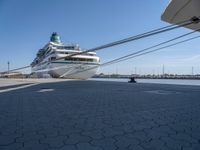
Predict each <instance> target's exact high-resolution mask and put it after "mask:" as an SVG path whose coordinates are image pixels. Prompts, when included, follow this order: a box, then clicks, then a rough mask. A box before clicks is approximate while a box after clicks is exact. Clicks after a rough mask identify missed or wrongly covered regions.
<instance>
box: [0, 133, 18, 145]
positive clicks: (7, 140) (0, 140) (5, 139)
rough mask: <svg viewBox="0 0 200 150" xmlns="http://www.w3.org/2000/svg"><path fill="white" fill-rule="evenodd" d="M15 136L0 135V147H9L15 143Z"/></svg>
mask: <svg viewBox="0 0 200 150" xmlns="http://www.w3.org/2000/svg"><path fill="white" fill-rule="evenodd" d="M15 138H16V137H15V136H12V135H10V136H9V135H0V146H5V145H10V144H12V143H14V142H15Z"/></svg>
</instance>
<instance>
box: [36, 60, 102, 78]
mask: <svg viewBox="0 0 200 150" xmlns="http://www.w3.org/2000/svg"><path fill="white" fill-rule="evenodd" d="M98 68H99V63H78V62H67V61H55V62H51V63H44V64H39V65H37V66H34V67H33V68H32V72H33V73H34V74H36V75H37V77H44V76H45V75H47V74H49V75H50V76H51V77H53V78H70V79H88V78H90V77H92V76H93V75H94V74H95V73H96V72H97V70H98Z"/></svg>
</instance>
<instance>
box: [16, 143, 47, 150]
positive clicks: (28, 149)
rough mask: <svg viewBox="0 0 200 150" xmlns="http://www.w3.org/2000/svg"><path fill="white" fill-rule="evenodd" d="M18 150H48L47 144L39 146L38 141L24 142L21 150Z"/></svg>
mask: <svg viewBox="0 0 200 150" xmlns="http://www.w3.org/2000/svg"><path fill="white" fill-rule="evenodd" d="M19 150H48V145H47V144H41V143H39V141H30V142H25V143H24V146H23V148H20V149H19Z"/></svg>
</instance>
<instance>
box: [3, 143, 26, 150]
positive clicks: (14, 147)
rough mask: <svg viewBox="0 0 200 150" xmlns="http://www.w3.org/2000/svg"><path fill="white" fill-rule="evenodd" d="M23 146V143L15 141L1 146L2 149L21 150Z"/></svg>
mask: <svg viewBox="0 0 200 150" xmlns="http://www.w3.org/2000/svg"><path fill="white" fill-rule="evenodd" d="M21 148H23V143H13V144H10V145H7V146H0V150H19V149H21Z"/></svg>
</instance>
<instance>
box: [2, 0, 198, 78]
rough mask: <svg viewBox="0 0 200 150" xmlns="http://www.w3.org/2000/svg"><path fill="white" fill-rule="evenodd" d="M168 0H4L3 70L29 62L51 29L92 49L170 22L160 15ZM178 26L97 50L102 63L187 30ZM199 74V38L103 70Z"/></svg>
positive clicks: (46, 38)
mask: <svg viewBox="0 0 200 150" xmlns="http://www.w3.org/2000/svg"><path fill="white" fill-rule="evenodd" d="M167 3H168V0H156V1H149V0H139V1H136V0H123V1H122V0H56V1H55V0H0V22H1V23H0V52H1V57H0V71H3V70H6V68H7V61H8V60H9V61H10V63H11V68H15V67H21V66H24V65H27V64H30V63H31V61H32V60H33V59H34V57H35V54H36V52H37V50H38V49H39V48H41V47H42V46H44V45H45V44H46V43H47V42H48V41H49V37H50V34H51V33H52V32H54V31H56V32H58V33H59V34H60V36H61V40H62V41H63V42H64V43H68V42H70V43H78V44H79V45H80V46H81V47H82V48H86V49H88V48H93V47H96V46H99V45H102V44H105V43H109V42H112V41H115V40H119V39H122V38H126V37H128V36H132V35H135V34H139V33H142V32H145V31H148V30H151V29H155V28H159V27H162V26H166V25H168V24H167V23H165V22H163V21H161V20H160V16H161V13H162V12H163V10H164V8H165V7H166V5H167ZM188 31H189V30H187V29H179V30H177V31H173V32H170V33H165V34H162V35H159V36H154V37H152V38H147V39H145V40H140V41H137V42H132V43H129V44H126V45H123V46H122V45H121V46H117V47H113V48H109V49H105V50H102V51H99V52H97V54H98V55H99V56H100V57H101V61H102V62H106V61H108V60H111V59H113V58H116V57H120V56H121V55H125V54H128V53H131V52H134V51H137V50H140V49H143V48H145V47H148V46H151V45H154V44H156V43H158V42H161V41H164V40H166V39H169V38H172V37H174V36H177V35H180V34H182V33H186V32H188ZM163 64H165V68H166V72H168V73H179V74H181V73H185V74H186V73H188V74H190V73H191V68H192V66H193V67H194V71H195V73H200V48H199V39H198V40H195V41H192V42H189V43H186V44H182V45H179V46H176V47H173V48H169V49H166V50H163V51H160V52H156V53H154V54H149V55H146V56H142V57H138V58H137V59H132V60H129V61H126V62H123V63H119V64H114V65H111V66H108V67H105V68H102V69H100V71H99V72H104V73H115V72H116V71H117V72H118V73H122V74H130V73H134V72H135V68H136V71H137V73H141V74H147V73H156V74H157V73H161V70H162V69H161V68H162V65H163Z"/></svg>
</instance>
